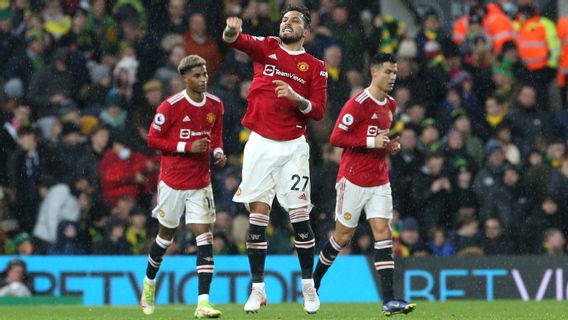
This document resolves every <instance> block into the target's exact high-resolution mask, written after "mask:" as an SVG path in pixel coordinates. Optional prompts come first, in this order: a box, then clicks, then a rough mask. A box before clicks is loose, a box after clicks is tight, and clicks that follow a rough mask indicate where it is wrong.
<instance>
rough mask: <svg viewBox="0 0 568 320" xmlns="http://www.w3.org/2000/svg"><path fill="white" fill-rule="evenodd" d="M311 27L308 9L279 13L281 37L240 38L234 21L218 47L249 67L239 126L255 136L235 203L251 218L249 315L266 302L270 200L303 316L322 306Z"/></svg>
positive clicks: (320, 88) (316, 76) (320, 80)
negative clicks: (293, 262) (314, 218)
mask: <svg viewBox="0 0 568 320" xmlns="http://www.w3.org/2000/svg"><path fill="white" fill-rule="evenodd" d="M310 22H311V18H310V14H309V11H308V10H307V8H306V7H304V6H289V7H287V8H286V9H284V11H283V13H282V20H281V22H280V32H279V36H278V37H257V36H251V35H248V34H243V33H241V28H242V24H243V22H242V20H241V19H240V18H237V17H230V18H228V19H227V27H226V28H225V31H224V32H223V40H224V41H225V42H226V43H227V44H228V45H229V46H232V47H233V48H235V49H238V50H241V51H244V52H246V53H247V54H248V55H250V56H251V58H252V60H253V64H254V78H253V81H252V84H251V87H250V90H249V93H248V97H247V102H248V107H247V111H246V114H245V116H244V118H243V120H242V123H243V125H244V126H245V127H247V128H249V129H250V130H251V131H252V132H251V135H250V138H249V141H248V142H247V144H246V146H245V150H244V162H243V173H242V177H243V179H242V182H241V184H240V186H239V188H238V190H237V192H236V193H235V196H234V198H233V200H234V201H236V202H241V203H245V205H246V207H247V209H248V210H249V211H250V215H249V224H250V227H249V233H248V238H247V253H248V257H249V263H250V268H251V273H252V282H253V284H252V290H251V294H250V297H249V299H248V301H247V302H246V304H245V306H244V310H245V311H246V312H257V311H258V310H259V309H260V306H261V305H265V304H266V301H267V299H266V292H265V286H264V264H265V259H266V250H267V245H268V244H267V242H266V227H267V226H268V222H269V213H270V207H271V205H272V201H273V200H274V197H275V196H276V197H277V198H278V202H279V203H280V205H281V206H282V207H283V208H284V209H285V210H287V211H288V213H289V215H290V222H291V223H292V226H293V227H294V233H295V235H294V239H295V247H296V251H297V253H298V258H299V260H300V266H301V269H302V294H303V296H304V309H305V310H306V312H308V313H315V312H317V311H318V309H319V305H320V303H319V298H318V296H317V293H316V290H315V287H314V282H313V279H312V274H313V271H312V269H313V263H314V245H315V240H314V234H313V231H312V229H311V227H310V221H309V218H310V210H311V208H312V204H311V201H310V172H309V145H308V143H307V142H306V138H305V133H306V127H307V124H308V120H309V119H313V120H320V119H321V118H322V117H323V115H324V112H325V103H326V88H327V71H326V68H325V64H324V63H323V61H321V60H318V59H316V58H314V57H313V56H311V55H309V54H307V53H306V52H305V50H304V48H303V43H304V39H305V37H306V35H307V32H308V29H309V27H310Z"/></svg>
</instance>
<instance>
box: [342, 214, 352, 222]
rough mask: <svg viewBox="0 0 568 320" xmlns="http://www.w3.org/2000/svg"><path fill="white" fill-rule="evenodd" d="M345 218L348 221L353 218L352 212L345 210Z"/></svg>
mask: <svg viewBox="0 0 568 320" xmlns="http://www.w3.org/2000/svg"><path fill="white" fill-rule="evenodd" d="M343 218H345V220H347V221H349V220H351V213H349V212H345V213H344V214H343Z"/></svg>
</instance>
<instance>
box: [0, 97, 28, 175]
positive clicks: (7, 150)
mask: <svg viewBox="0 0 568 320" xmlns="http://www.w3.org/2000/svg"><path fill="white" fill-rule="evenodd" d="M31 115H32V113H31V109H30V106H28V105H27V104H26V103H24V102H21V103H18V104H17V106H16V109H14V111H13V112H12V113H11V114H10V115H8V116H7V119H6V121H5V122H4V124H3V126H2V129H0V145H1V146H2V148H0V185H3V186H6V185H8V168H7V167H6V165H7V163H8V159H9V158H10V156H11V155H12V153H14V151H15V150H16V149H17V147H18V130H20V128H23V127H27V126H29V125H30V124H31Z"/></svg>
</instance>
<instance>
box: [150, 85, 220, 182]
mask: <svg viewBox="0 0 568 320" xmlns="http://www.w3.org/2000/svg"><path fill="white" fill-rule="evenodd" d="M204 137H209V139H210V140H211V149H212V150H215V149H217V148H220V149H221V150H222V149H223V102H221V100H220V99H219V98H218V97H216V96H214V95H212V94H210V93H205V96H204V99H203V101H200V102H195V101H193V100H191V98H190V97H189V95H187V93H186V92H185V90H184V91H182V92H180V93H178V94H175V95H173V96H171V97H169V98H168V99H166V100H164V101H163V102H162V103H161V104H160V106H159V107H158V109H157V110H156V115H155V116H154V120H153V121H152V124H151V126H150V132H149V134H148V146H149V147H150V148H153V149H158V150H160V151H162V161H161V166H160V180H162V181H164V182H165V183H166V184H167V185H168V186H170V187H171V188H174V189H177V190H196V189H201V188H204V187H206V186H208V185H209V184H210V183H211V171H210V165H209V152H203V153H190V150H191V143H192V142H193V141H195V140H197V139H201V138H204Z"/></svg>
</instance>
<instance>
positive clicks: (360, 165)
mask: <svg viewBox="0 0 568 320" xmlns="http://www.w3.org/2000/svg"><path fill="white" fill-rule="evenodd" d="M395 110H396V102H395V100H394V99H393V98H392V97H390V96H387V97H386V98H385V99H384V100H383V101H378V100H376V99H375V98H373V97H372V96H371V94H370V93H369V89H365V90H363V91H361V92H360V93H358V94H356V95H355V96H353V97H352V98H351V99H349V101H347V102H346V103H345V105H344V106H343V109H341V113H340V114H339V117H338V118H337V122H336V124H335V127H334V128H333V132H332V133H331V139H330V140H331V144H332V145H334V146H336V147H341V148H343V155H342V156H341V164H340V165H339V172H338V173H337V181H339V180H340V179H341V178H343V177H345V178H346V179H347V180H349V181H350V182H351V183H354V184H356V185H358V186H361V187H375V186H380V185H383V184H386V183H388V182H389V176H388V168H387V164H386V161H385V157H386V155H387V150H386V149H375V148H374V138H375V137H376V136H377V135H378V134H379V133H381V132H384V131H388V130H389V129H390V127H391V123H392V118H393V115H394V112H395Z"/></svg>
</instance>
